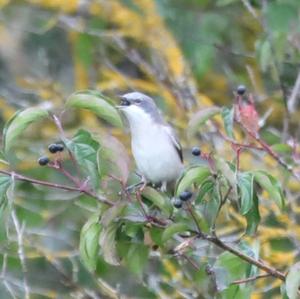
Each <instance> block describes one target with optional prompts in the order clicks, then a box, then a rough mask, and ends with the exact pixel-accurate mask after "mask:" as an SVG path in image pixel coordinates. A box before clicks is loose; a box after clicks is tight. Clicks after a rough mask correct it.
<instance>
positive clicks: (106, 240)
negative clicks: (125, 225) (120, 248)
mask: <svg viewBox="0 0 300 299" xmlns="http://www.w3.org/2000/svg"><path fill="white" fill-rule="evenodd" d="M117 229H118V224H117V223H111V224H109V226H108V227H106V228H103V230H102V231H101V234H100V240H99V244H100V247H101V251H102V255H103V258H104V260H105V261H106V262H107V263H108V264H110V265H115V266H118V265H120V259H119V257H118V255H117V251H116V240H115V237H116V232H117Z"/></svg>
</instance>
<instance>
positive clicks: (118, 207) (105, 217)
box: [101, 201, 126, 227]
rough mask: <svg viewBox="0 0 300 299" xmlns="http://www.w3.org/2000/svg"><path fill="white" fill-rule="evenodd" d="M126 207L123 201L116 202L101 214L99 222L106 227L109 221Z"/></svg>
mask: <svg viewBox="0 0 300 299" xmlns="http://www.w3.org/2000/svg"><path fill="white" fill-rule="evenodd" d="M125 207H126V203H125V202H121V201H120V202H118V203H116V204H115V205H114V206H112V207H111V208H109V209H107V210H106V211H105V212H104V213H103V214H102V218H101V224H102V225H103V226H105V227H107V226H108V225H109V224H110V223H111V222H113V221H114V220H116V218H117V217H118V216H120V215H121V214H122V212H123V211H124V209H125Z"/></svg>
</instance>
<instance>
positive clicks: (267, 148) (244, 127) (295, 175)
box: [235, 117, 300, 181]
mask: <svg viewBox="0 0 300 299" xmlns="http://www.w3.org/2000/svg"><path fill="white" fill-rule="evenodd" d="M235 121H236V122H237V123H238V124H239V125H240V126H241V127H242V129H243V130H244V131H245V132H246V133H247V134H248V135H249V136H250V137H252V138H253V139H254V140H256V142H258V143H259V145H260V146H261V147H262V148H263V149H264V150H265V151H266V152H267V153H268V154H269V155H270V156H271V157H272V158H273V159H274V160H276V161H277V162H278V164H280V165H281V166H283V167H284V168H285V169H286V170H288V171H289V172H290V173H291V174H292V175H293V177H294V178H296V179H297V180H298V181H300V177H299V176H298V175H297V173H296V172H295V171H294V169H293V168H292V166H290V165H288V164H287V163H286V162H285V161H284V160H283V159H282V158H281V157H280V156H279V155H278V154H277V153H275V152H274V151H273V150H272V149H271V147H270V146H269V145H268V144H267V143H265V142H264V141H263V140H262V139H260V136H259V135H258V134H257V133H254V132H252V131H251V130H249V129H248V128H247V127H246V126H244V124H243V123H242V122H241V121H240V120H239V119H237V118H236V117H235Z"/></svg>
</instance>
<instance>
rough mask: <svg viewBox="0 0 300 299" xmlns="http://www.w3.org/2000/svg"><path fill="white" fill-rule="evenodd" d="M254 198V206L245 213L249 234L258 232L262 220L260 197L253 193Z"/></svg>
mask: <svg viewBox="0 0 300 299" xmlns="http://www.w3.org/2000/svg"><path fill="white" fill-rule="evenodd" d="M252 200H253V205H252V208H251V209H250V210H249V211H248V212H247V213H246V214H245V217H246V219H247V229H246V233H247V234H248V235H252V234H254V233H255V232H256V230H257V226H258V224H259V222H260V214H259V209H258V197H257V195H256V194H255V193H254V194H253V199H252Z"/></svg>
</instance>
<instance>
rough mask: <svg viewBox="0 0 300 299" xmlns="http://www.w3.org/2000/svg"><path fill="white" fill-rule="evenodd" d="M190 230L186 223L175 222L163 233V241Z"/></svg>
mask: <svg viewBox="0 0 300 299" xmlns="http://www.w3.org/2000/svg"><path fill="white" fill-rule="evenodd" d="M187 230H189V226H188V225H187V224H185V223H174V224H171V225H169V226H168V227H167V228H166V229H165V230H164V232H163V234H162V242H166V241H168V240H169V239H171V238H172V237H173V235H175V234H178V233H183V232H186V231H187Z"/></svg>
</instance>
